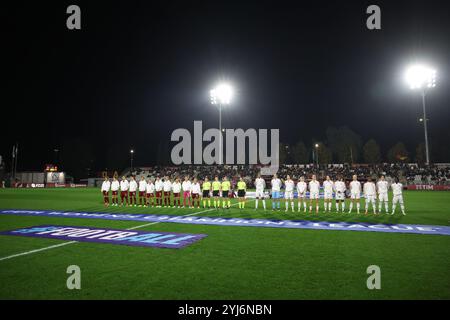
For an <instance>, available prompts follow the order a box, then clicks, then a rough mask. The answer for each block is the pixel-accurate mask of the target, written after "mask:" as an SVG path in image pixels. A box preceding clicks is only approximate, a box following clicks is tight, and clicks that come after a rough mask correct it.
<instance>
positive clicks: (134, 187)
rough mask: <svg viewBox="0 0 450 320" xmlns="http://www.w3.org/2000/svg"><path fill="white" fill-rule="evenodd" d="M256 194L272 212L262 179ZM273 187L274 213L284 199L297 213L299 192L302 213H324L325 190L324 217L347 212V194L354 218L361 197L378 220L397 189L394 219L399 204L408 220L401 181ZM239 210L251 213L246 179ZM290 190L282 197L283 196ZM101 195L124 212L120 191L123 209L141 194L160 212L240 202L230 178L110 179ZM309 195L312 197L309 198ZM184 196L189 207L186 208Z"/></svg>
mask: <svg viewBox="0 0 450 320" xmlns="http://www.w3.org/2000/svg"><path fill="white" fill-rule="evenodd" d="M254 184H255V187H256V192H255V198H256V203H255V210H256V209H258V205H259V201H260V200H261V201H262V205H263V208H264V210H266V201H265V198H266V193H265V189H266V182H265V180H264V179H263V178H261V176H260V175H259V174H258V176H257V178H256V179H255V181H254ZM270 184H271V198H272V210H280V199H281V198H284V199H285V211H286V212H287V211H288V210H289V204H290V205H291V210H292V212H294V211H295V203H294V190H295V189H296V191H297V195H298V209H297V210H298V212H300V211H301V208H302V206H303V211H304V212H306V211H307V207H308V204H307V198H309V212H310V213H311V212H312V211H313V205H315V209H316V210H315V211H316V213H318V212H319V198H320V196H319V192H320V188H321V187H322V188H323V198H324V211H325V212H331V211H332V200H333V198H334V199H335V208H336V212H340V211H341V212H345V198H346V192H347V191H349V194H350V204H349V211H348V212H349V213H351V212H352V210H353V207H354V206H355V207H356V212H357V213H358V214H359V213H360V198H361V194H363V197H364V198H365V214H367V213H368V211H369V206H370V205H371V206H372V210H373V213H374V214H378V213H381V212H382V206H383V204H384V208H385V212H386V213H387V214H388V213H389V198H388V191H389V187H390V188H391V189H392V192H393V198H392V213H391V214H394V213H395V208H396V205H397V203H398V204H399V205H400V209H401V212H402V214H403V215H405V207H404V203H403V194H402V191H403V185H402V184H401V183H399V182H398V181H397V179H396V180H395V182H394V183H392V184H391V185H390V186H389V183H388V181H386V179H385V177H384V176H381V177H380V178H379V180H378V181H377V182H376V183H375V182H373V181H372V179H371V178H370V177H369V178H368V179H367V181H366V182H365V183H364V184H363V185H361V182H359V181H358V178H357V176H356V175H354V176H353V179H352V181H351V182H350V183H349V188H348V189H347V185H346V183H345V182H344V180H343V178H342V177H340V178H339V179H338V180H337V181H333V180H331V178H330V176H326V179H325V180H324V181H323V184H322V185H321V184H320V182H319V181H318V180H317V178H316V175H312V177H311V180H310V181H309V182H308V183H307V182H306V181H305V178H304V177H300V179H299V181H298V182H297V184H296V183H295V182H294V181H293V180H292V179H291V178H290V176H289V175H287V176H286V179H285V180H283V179H280V178H278V177H277V175H276V174H275V175H274V176H273V178H272V180H271V182H270ZM235 187H236V189H237V197H238V205H239V208H240V209H243V208H245V195H246V191H247V185H246V183H245V181H244V179H243V178H242V177H240V178H239V181H238V182H237V184H236V186H235ZM282 189H284V192H283V193H282V192H281V190H282ZM101 191H102V193H103V197H104V204H105V206H109V192H110V191H111V195H112V205H113V206H118V205H119V199H118V194H119V191H120V198H121V203H120V205H121V206H123V205H126V206H128V205H131V206H138V201H137V198H136V192H139V193H138V194H139V206H145V207H148V206H152V207H154V206H156V207H178V208H181V207H190V208H194V207H197V208H200V202H201V201H202V202H203V208H211V197H212V198H213V206H214V208H216V209H218V208H220V207H221V205H220V200H222V208H224V209H228V208H230V206H231V200H230V198H233V197H234V194H233V192H232V186H231V182H230V180H228V178H227V177H224V178H223V179H222V181H220V180H219V177H218V176H216V177H215V178H214V180H213V181H212V182H211V181H209V179H208V178H207V177H205V179H204V180H203V182H202V183H201V184H200V182H199V181H198V179H197V178H194V179H193V180H192V181H191V180H190V178H189V177H187V176H186V177H185V178H184V181H183V182H181V181H180V179H179V178H176V179H174V181H171V180H170V178H169V177H164V178H162V179H161V178H160V177H157V178H156V179H155V180H153V179H148V180H146V179H145V178H144V177H141V180H140V181H139V182H137V181H136V180H135V178H134V177H133V176H132V177H131V178H130V181H128V180H127V179H126V177H125V176H123V177H122V180H121V181H120V182H119V180H118V179H117V178H116V177H114V178H113V180H112V181H109V179H108V178H107V177H105V180H104V181H103V183H102V188H101ZM308 193H309V194H308ZM172 195H173V204H172V203H171V202H172V201H171V196H172ZM181 196H182V197H183V202H181ZM377 200H378V210H377V203H376V202H377Z"/></svg>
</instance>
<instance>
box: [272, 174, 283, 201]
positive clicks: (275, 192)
mask: <svg viewBox="0 0 450 320" xmlns="http://www.w3.org/2000/svg"><path fill="white" fill-rule="evenodd" d="M270 184H271V186H272V210H275V207H277V209H278V210H280V191H281V180H280V179H279V178H278V177H277V175H276V174H274V175H273V178H272V181H271V182H270Z"/></svg>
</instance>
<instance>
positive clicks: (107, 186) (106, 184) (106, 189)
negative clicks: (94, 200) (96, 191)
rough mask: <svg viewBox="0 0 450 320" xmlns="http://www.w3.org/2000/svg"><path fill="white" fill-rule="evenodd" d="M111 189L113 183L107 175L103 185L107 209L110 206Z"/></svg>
mask: <svg viewBox="0 0 450 320" xmlns="http://www.w3.org/2000/svg"><path fill="white" fill-rule="evenodd" d="M110 189H111V182H110V181H109V179H108V176H106V175H105V180H104V181H103V183H102V194H103V204H104V205H105V207H107V206H109V190H110Z"/></svg>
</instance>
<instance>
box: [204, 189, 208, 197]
mask: <svg viewBox="0 0 450 320" xmlns="http://www.w3.org/2000/svg"><path fill="white" fill-rule="evenodd" d="M203 198H209V190H203Z"/></svg>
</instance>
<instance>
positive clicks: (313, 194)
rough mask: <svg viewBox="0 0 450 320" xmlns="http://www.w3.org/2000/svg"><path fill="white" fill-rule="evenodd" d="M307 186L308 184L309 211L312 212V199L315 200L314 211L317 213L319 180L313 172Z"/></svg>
mask: <svg viewBox="0 0 450 320" xmlns="http://www.w3.org/2000/svg"><path fill="white" fill-rule="evenodd" d="M308 186H309V213H311V212H312V203H313V200H315V201H316V213H319V191H320V182H319V181H317V179H316V175H315V174H313V176H312V179H311V181H310V182H309V184H308Z"/></svg>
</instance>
